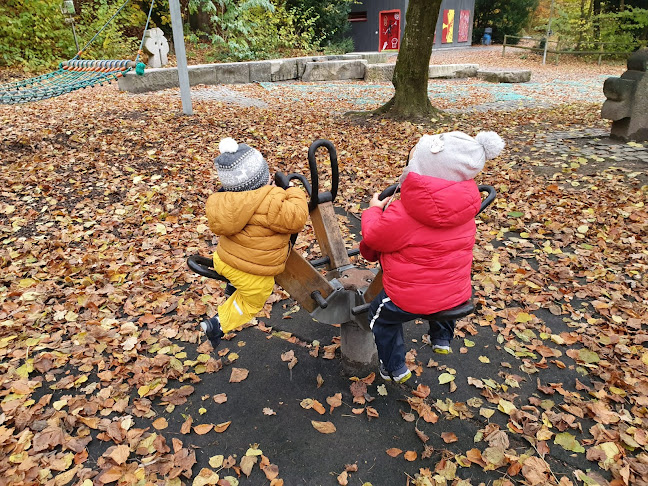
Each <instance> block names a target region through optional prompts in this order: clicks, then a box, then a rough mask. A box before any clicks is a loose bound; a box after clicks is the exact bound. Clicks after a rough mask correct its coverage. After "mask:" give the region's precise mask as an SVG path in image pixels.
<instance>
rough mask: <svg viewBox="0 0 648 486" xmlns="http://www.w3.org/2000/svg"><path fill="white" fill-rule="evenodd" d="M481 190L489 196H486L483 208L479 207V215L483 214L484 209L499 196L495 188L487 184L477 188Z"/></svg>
mask: <svg viewBox="0 0 648 486" xmlns="http://www.w3.org/2000/svg"><path fill="white" fill-rule="evenodd" d="M477 187H478V188H479V192H487V193H488V196H486V199H484V200H483V201H482V203H481V206H479V211H477V214H479V213H481V212H482V211H483V210H484V209H486V208H487V207H488V206H490V204H491V203H492V202H493V201H494V200H495V196H497V192H495V188H494V187H493V186H487V185H485V184H480V185H479V186H477Z"/></svg>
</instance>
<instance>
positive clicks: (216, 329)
mask: <svg viewBox="0 0 648 486" xmlns="http://www.w3.org/2000/svg"><path fill="white" fill-rule="evenodd" d="M200 328H201V329H202V330H203V332H204V333H205V334H206V335H207V337H208V338H209V341H210V342H211V344H212V346H213V347H214V349H216V348H217V347H218V345H219V344H220V342H221V338H222V337H223V336H224V335H225V334H224V333H223V330H222V329H221V325H220V319H219V318H218V316H217V315H216V316H214V317H210V318H209V319H205V320H204V321H202V322H201V323H200Z"/></svg>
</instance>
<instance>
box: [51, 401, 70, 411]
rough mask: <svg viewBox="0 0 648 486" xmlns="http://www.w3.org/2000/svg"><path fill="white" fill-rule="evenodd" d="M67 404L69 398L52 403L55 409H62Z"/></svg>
mask: <svg viewBox="0 0 648 486" xmlns="http://www.w3.org/2000/svg"><path fill="white" fill-rule="evenodd" d="M66 405H67V400H57V401H55V402H54V403H53V404H52V406H53V407H54V409H55V410H61V409H62V408H63V407H65V406H66Z"/></svg>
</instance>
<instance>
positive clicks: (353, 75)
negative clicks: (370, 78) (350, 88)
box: [302, 59, 367, 82]
mask: <svg viewBox="0 0 648 486" xmlns="http://www.w3.org/2000/svg"><path fill="white" fill-rule="evenodd" d="M366 66H367V61H365V60H364V59H358V60H350V61H323V62H307V63H306V69H305V70H304V75H303V76H302V81H304V82H311V81H338V80H343V79H363V78H364V77H365V70H366Z"/></svg>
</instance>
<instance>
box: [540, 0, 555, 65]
mask: <svg viewBox="0 0 648 486" xmlns="http://www.w3.org/2000/svg"><path fill="white" fill-rule="evenodd" d="M553 8H554V0H551V7H549V23H548V24H547V35H546V36H545V45H544V53H543V54H542V65H543V66H544V65H545V61H546V60H547V47H548V46H549V35H550V34H551V17H552V16H553Z"/></svg>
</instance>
